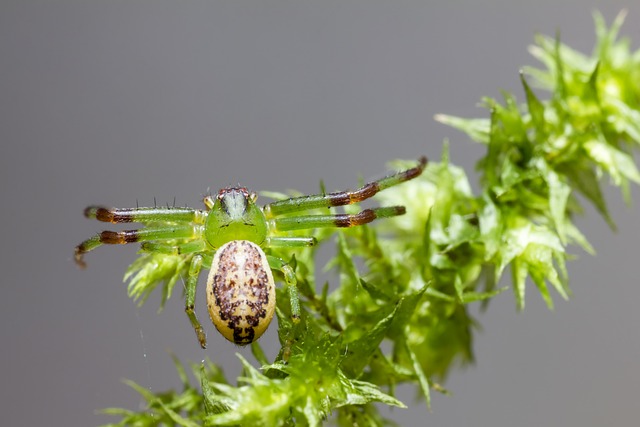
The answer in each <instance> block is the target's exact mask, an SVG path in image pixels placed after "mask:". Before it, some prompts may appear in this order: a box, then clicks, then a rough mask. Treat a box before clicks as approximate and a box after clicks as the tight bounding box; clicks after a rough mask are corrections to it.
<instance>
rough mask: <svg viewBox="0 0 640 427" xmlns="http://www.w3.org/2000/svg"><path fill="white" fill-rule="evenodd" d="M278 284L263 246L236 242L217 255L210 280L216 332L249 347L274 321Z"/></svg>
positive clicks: (209, 291)
mask: <svg viewBox="0 0 640 427" xmlns="http://www.w3.org/2000/svg"><path fill="white" fill-rule="evenodd" d="M275 302H276V291H275V282H274V280H273V274H272V273H271V268H270V267H269V263H268V261H267V256H266V255H265V253H264V251H263V250H262V249H261V248H260V246H258V245H256V244H255V243H253V242H250V241H248V240H233V241H231V242H227V243H225V244H224V245H222V246H221V247H220V248H219V249H218V250H217V251H216V253H215V255H214V258H213V263H212V264H211V271H210V272H209V278H208V280H207V306H208V308H209V316H210V317H211V321H212V322H213V324H214V325H215V327H216V329H217V330H218V331H219V332H220V333H221V334H222V335H223V336H224V337H225V338H226V339H228V340H229V341H232V342H234V343H236V344H238V345H247V344H250V343H252V342H253V341H255V340H256V339H258V338H259V337H260V336H261V335H262V334H263V333H264V331H265V330H266V329H267V327H268V326H269V324H270V323H271V319H272V318H273V313H274V310H275Z"/></svg>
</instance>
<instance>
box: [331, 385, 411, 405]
mask: <svg viewBox="0 0 640 427" xmlns="http://www.w3.org/2000/svg"><path fill="white" fill-rule="evenodd" d="M351 384H352V385H353V389H354V391H355V393H351V394H349V395H348V397H347V399H346V401H345V402H344V404H342V405H340V406H344V405H345V404H346V405H363V404H366V403H370V402H380V403H384V404H385V405H389V406H395V407H398V408H406V407H407V406H406V405H405V404H404V403H402V402H400V401H399V400H398V399H396V398H395V397H392V396H389V395H388V394H386V393H383V392H382V391H380V389H379V388H378V387H376V386H375V385H373V384H371V383H368V382H365V381H357V380H353V381H351Z"/></svg>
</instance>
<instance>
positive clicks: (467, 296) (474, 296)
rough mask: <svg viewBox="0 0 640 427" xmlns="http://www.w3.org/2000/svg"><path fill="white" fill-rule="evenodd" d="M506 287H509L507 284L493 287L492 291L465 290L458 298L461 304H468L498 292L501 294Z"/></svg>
mask: <svg viewBox="0 0 640 427" xmlns="http://www.w3.org/2000/svg"><path fill="white" fill-rule="evenodd" d="M507 289H509V287H508V286H504V287H502V288H500V289H495V290H493V291H489V292H473V291H472V292H465V293H464V294H462V297H461V298H460V299H461V301H462V303H463V304H468V303H470V302H475V301H484V300H488V299H490V298H493V297H495V296H496V295H498V294H501V293H502V292H504V291H506V290H507Z"/></svg>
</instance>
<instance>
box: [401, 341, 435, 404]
mask: <svg viewBox="0 0 640 427" xmlns="http://www.w3.org/2000/svg"><path fill="white" fill-rule="evenodd" d="M407 351H408V353H409V356H410V357H411V363H412V365H413V369H414V371H415V373H416V376H417V377H418V384H420V389H421V390H422V394H424V400H425V403H426V405H427V409H429V410H431V391H430V390H429V379H428V378H427V375H426V374H425V373H424V371H423V370H422V365H421V364H420V362H419V361H418V357H417V356H416V354H415V353H414V352H413V351H412V350H411V348H410V347H409V346H407Z"/></svg>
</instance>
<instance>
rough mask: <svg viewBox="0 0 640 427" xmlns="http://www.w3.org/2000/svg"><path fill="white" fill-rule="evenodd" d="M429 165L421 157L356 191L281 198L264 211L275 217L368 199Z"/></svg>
mask: <svg viewBox="0 0 640 427" xmlns="http://www.w3.org/2000/svg"><path fill="white" fill-rule="evenodd" d="M426 165H427V158H426V157H421V158H420V159H419V163H418V165H417V166H415V167H413V168H411V169H407V170H405V171H401V172H398V173H395V174H393V175H389V176H387V177H384V178H381V179H379V180H377V181H373V182H370V183H368V184H365V185H364V186H362V187H360V188H359V189H357V190H355V191H339V192H336V193H328V194H315V195H311V196H302V197H294V198H291V199H287V200H279V201H276V202H272V203H268V204H267V205H265V206H264V209H263V210H264V213H265V215H266V216H267V217H268V218H269V217H274V216H278V215H282V214H286V213H291V212H299V211H304V210H309V209H316V208H323V207H332V206H344V205H351V204H353V203H358V202H361V201H363V200H366V199H368V198H369V197H371V196H373V195H374V194H376V193H377V192H379V191H382V190H384V189H386V188H389V187H392V186H394V185H398V184H400V183H402V182H405V181H409V180H411V179H413V178H415V177H417V176H419V175H420V174H421V173H422V171H424V168H425V167H426Z"/></svg>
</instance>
